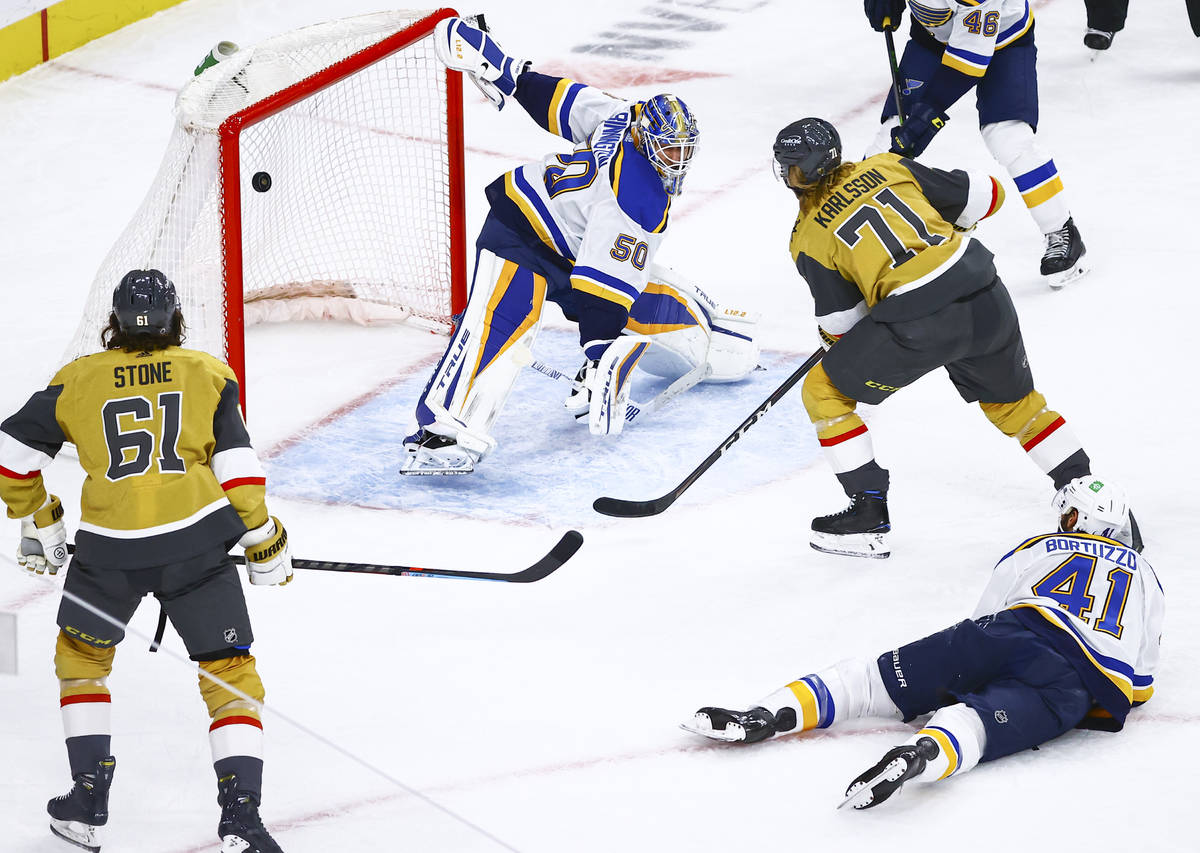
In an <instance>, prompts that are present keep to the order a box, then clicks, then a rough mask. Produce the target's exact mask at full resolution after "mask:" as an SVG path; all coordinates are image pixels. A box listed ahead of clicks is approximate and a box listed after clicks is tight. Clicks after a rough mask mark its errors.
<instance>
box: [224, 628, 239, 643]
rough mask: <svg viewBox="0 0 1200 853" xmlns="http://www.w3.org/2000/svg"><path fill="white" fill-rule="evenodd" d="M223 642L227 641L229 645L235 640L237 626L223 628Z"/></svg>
mask: <svg viewBox="0 0 1200 853" xmlns="http://www.w3.org/2000/svg"><path fill="white" fill-rule="evenodd" d="M225 642H227V643H229V644H230V645H231V646H232V645H233V644H234V643H236V642H237V628H226V629H225Z"/></svg>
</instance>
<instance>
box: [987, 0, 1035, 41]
mask: <svg viewBox="0 0 1200 853" xmlns="http://www.w3.org/2000/svg"><path fill="white" fill-rule="evenodd" d="M1032 26H1033V10H1032V9H1030V8H1029V3H1028V2H1026V3H1025V12H1024V14H1023V15H1022V16H1021V19H1020V20H1018V21H1017V22H1016V23H1015V24H1013V25H1012V26H1011V27H1009V28H1008V29H1007V30H1005V31H1004V32H1002V33H1000V35H998V36H996V50H999V49H1000V48H1002V47H1007V46H1008V45H1010V44H1012V43H1013V42H1014V41H1016V40H1017V39H1019V38H1020V37H1021V36H1023V35H1025V33H1027V32H1029V28H1030V27H1032Z"/></svg>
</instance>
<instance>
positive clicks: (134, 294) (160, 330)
mask: <svg viewBox="0 0 1200 853" xmlns="http://www.w3.org/2000/svg"><path fill="white" fill-rule="evenodd" d="M112 310H113V316H115V317H116V318H117V326H118V327H119V328H120V330H121V331H122V332H123V333H125V334H127V335H165V334H167V333H168V332H169V331H170V329H171V321H172V320H173V319H174V317H175V313H176V312H177V311H179V296H178V295H177V294H176V293H175V285H174V284H172V283H171V280H170V279H169V278H167V277H166V276H165V275H163V274H162V273H161V272H159V271H158V270H130V271H129V272H127V273H125V277H124V278H122V279H121V283H120V284H118V285H117V286H116V289H114V290H113V307H112Z"/></svg>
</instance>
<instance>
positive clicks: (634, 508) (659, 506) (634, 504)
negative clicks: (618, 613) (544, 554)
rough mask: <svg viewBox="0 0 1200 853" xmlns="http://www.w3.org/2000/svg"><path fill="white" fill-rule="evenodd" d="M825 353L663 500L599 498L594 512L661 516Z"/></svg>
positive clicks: (778, 390) (814, 357) (794, 376)
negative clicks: (660, 514)
mask: <svg viewBox="0 0 1200 853" xmlns="http://www.w3.org/2000/svg"><path fill="white" fill-rule="evenodd" d="M824 354H825V350H824V349H819V350H817V351H816V352H814V353H813V354H812V355H810V356H809V357H808V360H807V361H805V362H804V364H802V365H800V366H799V367H798V368H796V372H795V373H793V374H792V375H791V376H789V377H788V378H787V379H785V380H784V382H783V384H782V385H780V386H779V387H778V388H776V389H775V390H774V391H772V392H771V396H769V397H767V399H766V400H764V401H763V403H762V405H760V406H759V407H758V408H757V409H755V410H754V411H753V412H751V413H750V416H749V417H748V418H746V420H744V421H742V423H741V425H740V426H739V427H738V428H737V429H735V430H734V431H733V432H732V433H730V434H729V436H728V437H727V438H726V439H725V440H724V441H723V442H721V444H720V446H719V447H717V449H716V450H714V451H713V452H712V453H710V454H708V457H707V458H706V459H705V460H704V461H703V462H701V463H700V464H699V465H698V466H696V469H695V470H694V471H692V473H690V474H688V475H687V477H685V478H684V480H683V482H682V483H680V484H679V485H678V486H676V487H675V488H673V489H671V491H669V492H667V493H666V494H665V495H663V496H662V497H658V498H654V499H653V500H648V501H627V500H623V499H621V498H596V500H595V501H593V503H592V509H594V510H595V511H596V512H598V513H600V514H602V515H611V516H615V517H616V518H644V517H646V516H649V515H658V514H659V513H660V512H662V511H663V510H665V509H666V508H667V507H669V506H670V505H671V504H673V503H675V500H676V499H677V498H678V497H679V496H680V495H682V494H683V493H684V492H686V491H687V490H688V489H689V488H690V487H691V485H692V483H694V482H696V480H698V479H700V475H701V474H703V473H704V472H705V471H707V470H708V469H709V468H711V467H712V465H713V463H714V462H716V461H717V460H718V459H720V458H721V455H722V454H723V453H724V452H725V451H726V450H728V449H729V448H730V447H732V446H733V444H734V442H736V441H737V440H738V439H739V438H741V437H742V436H743V435H744V434H745V432H746V430H748V429H750V427H752V426H754V424H755V423H756V422H757V421H758V419H759V418H761V417H762V416H763V415H765V414H766V413H767V411H768V410H769V409H770V408H771V407H772V406H774V405H775V404H776V403H778V402H779V400H780V399H781V398H782V397H783V395H784V394H786V393H787V392H788V391H790V390H791V389H792V388H793V387H794V386H795V385H796V383H797V382H799V381H800V380H801V379H803V378H804V375H805V374H806V373H808V371H810V370H812V369H813V367H815V366H816V363H817V362H818V361H820V360H821V356H823V355H824Z"/></svg>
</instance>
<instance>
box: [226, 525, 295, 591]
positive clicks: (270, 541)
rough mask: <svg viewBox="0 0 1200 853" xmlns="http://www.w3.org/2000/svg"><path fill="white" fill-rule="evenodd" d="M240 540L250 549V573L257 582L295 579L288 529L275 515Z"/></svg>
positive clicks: (247, 551)
mask: <svg viewBox="0 0 1200 853" xmlns="http://www.w3.org/2000/svg"><path fill="white" fill-rule="evenodd" d="M238 544H239V545H241V546H242V547H243V548H245V549H246V573H247V574H248V575H249V576H250V583H251V584H253V585H254V586H266V585H270V584H278V585H279V586H283V585H284V584H286V583H287V582H288V581H290V580H291V579H292V555H291V553H290V552H289V551H288V539H287V531H286V530H284V529H283V523H282V522H281V521H280V520H279V519H278V518H276V517H275V516H271V517H270V518H268V519H267V521H266V523H265V524H262V525H260V526H258V527H256V528H254V529H253V530H251V531H248V532H247V533H246V534H245V535H244V536H242V538H241V539H240V540H239V541H238Z"/></svg>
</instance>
